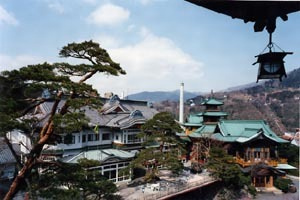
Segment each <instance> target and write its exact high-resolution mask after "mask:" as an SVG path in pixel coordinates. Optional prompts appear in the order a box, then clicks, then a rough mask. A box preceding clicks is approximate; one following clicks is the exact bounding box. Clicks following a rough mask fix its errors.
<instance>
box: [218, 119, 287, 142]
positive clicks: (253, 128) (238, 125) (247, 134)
mask: <svg viewBox="0 0 300 200" xmlns="http://www.w3.org/2000/svg"><path fill="white" fill-rule="evenodd" d="M218 126H219V129H220V132H221V133H216V134H214V135H213V137H214V138H215V139H218V140H221V141H226V142H239V143H245V142H248V141H250V140H252V139H254V138H256V137H258V136H260V135H264V136H265V137H267V138H269V139H270V140H273V141H275V142H278V143H287V142H288V141H286V140H283V139H281V138H280V137H278V136H277V135H276V134H275V133H274V132H273V131H272V130H271V129H270V127H269V126H268V125H267V124H266V123H265V122H264V121H263V120H221V121H220V122H219V124H218Z"/></svg>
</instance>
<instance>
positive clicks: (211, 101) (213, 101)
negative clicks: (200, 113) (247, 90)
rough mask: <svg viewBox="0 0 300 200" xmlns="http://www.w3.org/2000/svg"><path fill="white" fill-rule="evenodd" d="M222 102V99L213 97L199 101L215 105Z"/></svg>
mask: <svg viewBox="0 0 300 200" xmlns="http://www.w3.org/2000/svg"><path fill="white" fill-rule="evenodd" d="M223 104H224V103H223V102H222V101H219V100H216V99H214V98H209V99H206V100H204V102H202V103H201V105H216V106H221V105H223Z"/></svg>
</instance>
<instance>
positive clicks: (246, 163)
mask: <svg viewBox="0 0 300 200" xmlns="http://www.w3.org/2000/svg"><path fill="white" fill-rule="evenodd" d="M234 160H235V162H236V163H238V164H239V165H241V166H242V167H248V166H251V165H254V164H257V163H261V162H263V163H265V164H267V165H269V166H272V167H277V166H278V164H287V159H285V158H279V159H277V160H275V159H268V160H267V159H257V160H256V159H253V160H248V161H245V160H244V159H243V158H237V157H235V158H234Z"/></svg>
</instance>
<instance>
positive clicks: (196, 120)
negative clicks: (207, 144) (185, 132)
mask: <svg viewBox="0 0 300 200" xmlns="http://www.w3.org/2000/svg"><path fill="white" fill-rule="evenodd" d="M202 122H203V117H202V115H199V114H195V115H189V116H188V119H187V123H185V125H187V126H188V125H191V126H193V125H201V124H202Z"/></svg>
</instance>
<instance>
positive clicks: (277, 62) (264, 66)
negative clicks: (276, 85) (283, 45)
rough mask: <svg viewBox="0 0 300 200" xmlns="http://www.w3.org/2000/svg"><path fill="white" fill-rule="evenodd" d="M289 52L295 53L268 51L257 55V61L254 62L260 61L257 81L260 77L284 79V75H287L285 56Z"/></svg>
mask: <svg viewBox="0 0 300 200" xmlns="http://www.w3.org/2000/svg"><path fill="white" fill-rule="evenodd" d="M287 54H293V53H292V52H268V53H264V54H260V55H257V56H255V57H257V61H256V62H255V63H253V65H255V64H256V63H259V68H258V74H257V81H256V82H258V80H259V79H279V80H280V81H282V77H283V76H285V77H286V72H285V68H284V61H283V58H284V57H285V56H286V55H287Z"/></svg>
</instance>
